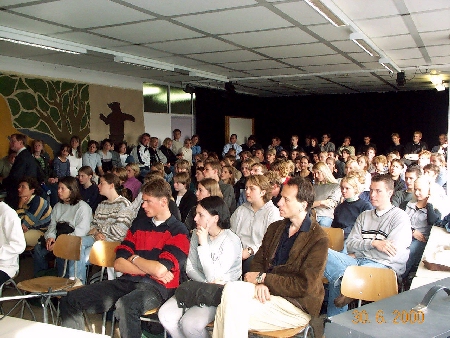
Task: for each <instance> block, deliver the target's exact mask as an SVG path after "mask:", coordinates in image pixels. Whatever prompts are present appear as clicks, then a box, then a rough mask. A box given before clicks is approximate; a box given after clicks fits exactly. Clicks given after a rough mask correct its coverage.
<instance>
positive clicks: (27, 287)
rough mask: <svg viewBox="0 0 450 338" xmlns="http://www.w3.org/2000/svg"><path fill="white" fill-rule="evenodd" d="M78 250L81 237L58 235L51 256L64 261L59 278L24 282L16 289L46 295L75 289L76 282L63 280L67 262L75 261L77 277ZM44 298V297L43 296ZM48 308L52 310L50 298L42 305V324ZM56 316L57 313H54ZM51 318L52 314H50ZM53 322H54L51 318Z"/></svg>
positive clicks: (44, 278)
mask: <svg viewBox="0 0 450 338" xmlns="http://www.w3.org/2000/svg"><path fill="white" fill-rule="evenodd" d="M80 250H81V237H78V236H69V235H60V236H58V238H57V240H56V242H55V245H54V247H53V254H54V255H55V256H56V257H58V258H62V259H64V260H65V261H64V271H63V275H62V276H61V277H54V276H44V277H38V278H33V279H28V280H24V281H22V282H20V283H18V284H17V287H18V288H19V289H20V290H22V291H25V292H29V293H43V294H45V293H47V292H49V291H50V290H51V291H69V290H71V289H72V288H74V287H75V284H76V282H77V281H76V280H72V279H69V278H64V277H63V276H64V275H65V274H66V270H67V263H68V261H69V260H72V261H75V276H76V275H77V264H76V262H77V261H78V260H80ZM44 297H45V295H44ZM49 306H50V309H51V310H54V307H53V304H52V303H51V301H50V297H47V300H46V301H45V304H43V310H44V322H47V321H48V319H47V307H49ZM56 313H57V316H58V311H56ZM52 318H53V312H52ZM53 322H55V320H54V318H53Z"/></svg>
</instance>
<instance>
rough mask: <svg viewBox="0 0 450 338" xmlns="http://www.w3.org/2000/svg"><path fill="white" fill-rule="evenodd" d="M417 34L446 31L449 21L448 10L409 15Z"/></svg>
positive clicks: (449, 11) (449, 14)
mask: <svg viewBox="0 0 450 338" xmlns="http://www.w3.org/2000/svg"><path fill="white" fill-rule="evenodd" d="M411 17H412V19H413V21H414V23H415V25H416V27H417V30H418V31H419V32H430V31H436V30H443V29H447V28H448V26H449V20H450V9H444V10H440V11H435V12H428V13H419V14H411Z"/></svg>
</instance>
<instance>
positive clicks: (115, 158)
mask: <svg viewBox="0 0 450 338" xmlns="http://www.w3.org/2000/svg"><path fill="white" fill-rule="evenodd" d="M114 147H115V144H114V143H113V142H112V141H111V149H110V150H109V152H110V153H111V162H112V167H113V169H114V168H119V167H120V166H121V165H122V161H121V159H120V154H119V152H118V151H116V149H117V148H114ZM110 172H112V170H111V171H110Z"/></svg>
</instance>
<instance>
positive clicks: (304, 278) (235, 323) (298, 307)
mask: <svg viewBox="0 0 450 338" xmlns="http://www.w3.org/2000/svg"><path fill="white" fill-rule="evenodd" d="M282 196H283V197H282V199H281V200H280V202H279V203H278V204H279V207H280V215H281V217H284V219H282V220H279V221H277V222H274V223H272V224H271V225H269V228H268V229H267V231H266V234H265V235H264V238H263V241H262V245H261V247H260V248H259V250H258V252H257V253H256V255H255V258H254V259H253V261H252V264H251V268H250V272H248V273H247V274H245V276H244V281H243V282H241V281H237V282H230V283H227V284H226V285H225V288H224V291H223V294H222V302H221V303H220V305H219V306H218V308H217V312H216V317H215V321H214V331H213V337H214V338H222V337H247V334H248V330H249V329H250V330H263V331H270V330H280V329H287V328H294V327H298V326H304V325H306V324H307V323H308V322H309V320H310V319H311V317H316V316H318V315H319V312H320V308H321V305H322V301H323V297H324V289H323V284H322V276H323V271H324V267H325V262H326V255H327V248H328V238H327V235H326V234H325V232H324V231H323V230H322V229H321V227H320V226H319V224H318V223H317V222H316V221H315V220H314V217H311V214H310V209H311V206H312V203H313V200H314V190H313V187H312V185H311V183H310V182H309V181H307V180H305V179H303V178H302V177H293V178H292V179H290V180H289V181H288V182H287V183H286V185H285V186H284V188H283V191H282ZM248 309H251V311H248Z"/></svg>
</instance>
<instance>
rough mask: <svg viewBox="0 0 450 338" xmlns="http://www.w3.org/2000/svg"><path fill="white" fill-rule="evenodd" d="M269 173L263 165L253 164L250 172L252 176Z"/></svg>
mask: <svg viewBox="0 0 450 338" xmlns="http://www.w3.org/2000/svg"><path fill="white" fill-rule="evenodd" d="M266 172H267V167H266V166H265V165H264V164H262V163H259V162H257V163H253V164H252V168H251V170H250V175H253V176H255V175H264V174H265V173H266Z"/></svg>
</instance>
